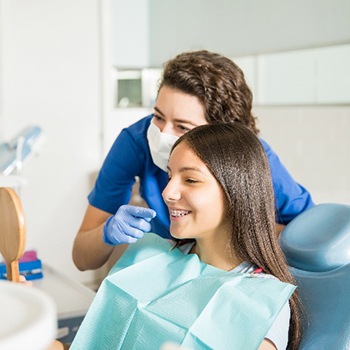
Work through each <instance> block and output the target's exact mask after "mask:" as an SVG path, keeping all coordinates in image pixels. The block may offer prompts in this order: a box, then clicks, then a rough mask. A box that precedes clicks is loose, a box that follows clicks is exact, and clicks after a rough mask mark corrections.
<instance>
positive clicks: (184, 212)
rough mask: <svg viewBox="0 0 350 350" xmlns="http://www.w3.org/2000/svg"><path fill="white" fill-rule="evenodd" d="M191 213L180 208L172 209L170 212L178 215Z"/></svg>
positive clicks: (172, 214)
mask: <svg viewBox="0 0 350 350" xmlns="http://www.w3.org/2000/svg"><path fill="white" fill-rule="evenodd" d="M188 213H189V211H188V210H187V211H180V210H170V214H171V216H176V217H179V216H185V215H187V214H188Z"/></svg>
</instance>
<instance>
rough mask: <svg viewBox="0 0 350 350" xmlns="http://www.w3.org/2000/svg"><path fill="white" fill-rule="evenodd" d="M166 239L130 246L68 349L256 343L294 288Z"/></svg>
mask: <svg viewBox="0 0 350 350" xmlns="http://www.w3.org/2000/svg"><path fill="white" fill-rule="evenodd" d="M171 246H172V244H171V243H170V242H169V241H166V240H164V239H162V238H160V237H159V236H156V235H155V234H147V235H145V236H144V237H143V238H142V239H141V240H139V241H138V242H137V243H135V244H132V245H130V246H129V247H128V249H127V250H126V252H125V253H124V254H123V256H122V257H121V258H120V259H119V261H118V262H117V264H116V265H115V266H114V267H113V268H112V270H111V271H110V274H109V275H108V276H107V277H106V278H105V280H104V281H103V283H102V284H101V286H100V288H99V290H98V293H97V295H96V297H95V299H94V301H93V303H92V305H91V307H90V309H89V311H88V313H87V315H86V316H85V318H84V321H83V323H82V325H81V327H80V329H79V331H78V333H77V335H76V337H75V339H74V341H73V343H72V345H71V347H70V349H71V350H73V349H84V350H95V349H106V350H107V349H108V350H110V349H113V350H114V349H123V350H131V349H138V350H142V349H144V350H149V349H152V350H158V349H160V347H161V346H162V345H163V344H164V343H166V342H173V343H177V344H181V346H183V348H185V349H191V350H195V349H216V350H220V349H223V350H227V349H240V350H245V349H246V350H253V349H258V348H259V346H260V344H261V342H262V341H263V339H264V337H265V335H266V334H267V332H268V330H269V328H270V327H271V325H272V324H273V322H274V320H275V318H276V317H277V315H278V313H279V312H280V311H281V309H282V308H283V306H284V305H285V304H286V303H287V302H288V299H289V297H290V296H291V294H292V293H293V291H294V289H295V287H294V286H292V285H290V284H287V283H282V282H280V281H278V280H277V279H272V278H259V277H254V275H251V274H245V273H235V272H232V271H231V272H227V271H223V270H220V269H217V268H214V267H212V266H210V265H207V264H205V263H203V262H201V261H200V259H199V258H198V256H197V255H195V254H189V255H185V254H183V253H182V252H181V251H180V250H178V249H174V250H172V251H170V247H171Z"/></svg>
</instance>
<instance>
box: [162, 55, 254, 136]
mask: <svg viewBox="0 0 350 350" xmlns="http://www.w3.org/2000/svg"><path fill="white" fill-rule="evenodd" d="M162 86H168V87H170V88H173V89H176V90H179V91H182V92H184V93H187V94H190V95H192V96H196V97H197V98H198V99H199V100H200V101H201V102H202V103H203V106H204V108H205V112H206V114H205V118H206V121H207V122H208V124H215V123H220V122H221V123H222V122H225V123H229V122H234V121H239V122H241V123H243V124H244V125H246V126H247V127H248V128H249V129H250V130H252V131H253V132H254V133H255V134H258V133H259V130H258V129H257V127H256V122H255V121H256V118H255V117H254V116H253V115H252V103H253V95H252V92H251V90H250V89H249V87H248V85H247V83H246V81H245V78H244V74H243V72H242V70H241V69H240V68H239V67H238V66H237V65H236V64H235V63H234V62H233V61H232V60H231V59H229V58H227V57H225V56H222V55H220V54H218V53H214V52H210V51H206V50H201V51H190V52H184V53H181V54H180V55H177V56H176V57H175V58H173V59H171V60H169V61H168V62H166V63H165V64H164V70H163V75H162V78H161V81H160V85H159V89H161V88H162Z"/></svg>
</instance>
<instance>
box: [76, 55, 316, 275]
mask: <svg viewBox="0 0 350 350" xmlns="http://www.w3.org/2000/svg"><path fill="white" fill-rule="evenodd" d="M251 110H252V93H251V91H250V89H249V87H248V85H247V84H246V82H245V79H244V75H243V72H242V71H241V70H240V68H239V67H238V66H237V65H236V64H235V63H234V62H233V61H232V60H230V59H228V58H226V57H224V56H222V55H220V54H217V53H213V52H209V51H204V50H203V51H194V52H185V53H182V54H180V55H178V56H176V57H175V58H173V59H171V60H170V61H168V62H167V63H166V64H165V66H164V72H163V77H162V79H161V82H160V85H159V90H158V96H157V101H156V104H155V106H154V113H153V114H152V115H150V116H147V117H145V118H143V119H141V120H139V121H138V122H136V123H135V124H133V125H131V126H129V127H128V128H126V129H123V130H122V131H121V133H120V134H119V136H118V137H117V139H116V140H115V142H114V144H113V146H112V148H111V149H110V151H109V153H108V155H107V157H106V159H105V161H104V163H103V165H102V168H101V170H100V172H99V175H98V178H97V180H96V183H95V186H94V188H93V190H92V192H91V193H90V194H89V196H88V201H89V204H88V207H87V209H86V213H85V216H84V219H83V222H82V224H81V226H80V229H79V231H78V233H77V235H76V238H75V241H74V245H73V261H74V263H75V265H76V266H77V268H78V269H80V270H82V271H84V270H88V269H96V268H99V267H101V266H102V265H103V264H104V263H105V262H106V261H107V260H108V258H109V257H110V256H111V254H112V252H113V250H114V251H115V252H114V254H115V255H116V258H118V256H120V255H121V254H122V253H123V252H124V251H125V249H126V247H127V244H130V243H134V242H135V241H137V240H138V239H139V238H141V237H142V236H143V235H144V233H145V232H149V231H152V232H155V233H157V234H158V235H159V236H161V237H164V238H169V237H170V234H169V225H170V222H169V213H168V209H167V207H166V205H165V203H164V201H163V199H162V191H163V190H164V188H165V186H166V184H167V182H168V177H167V173H166V166H167V162H168V156H169V152H170V149H171V147H172V145H173V144H174V143H175V141H176V140H177V139H178V138H179V137H180V136H181V135H183V134H184V133H186V132H187V131H189V130H191V129H193V128H195V127H197V126H200V125H204V124H215V123H222V122H227V123H230V122H239V123H242V124H243V125H245V126H247V127H248V128H249V129H250V130H251V131H253V132H254V133H255V134H256V135H258V134H259V130H258V129H257V127H256V118H255V117H254V116H253V115H252V112H251ZM260 141H261V143H262V145H263V147H264V149H265V152H266V154H267V157H268V160H269V163H270V168H271V174H272V180H273V187H274V193H275V197H276V212H277V223H276V224H278V225H286V224H287V223H288V222H290V221H291V220H292V219H293V218H294V217H296V216H297V215H298V214H300V213H301V212H303V211H304V210H306V209H308V208H310V207H311V206H313V202H312V199H311V196H310V194H309V192H308V191H307V190H306V189H305V188H304V187H302V186H301V185H300V184H298V183H297V182H296V181H295V180H294V179H293V178H292V176H291V175H290V174H289V173H288V171H287V169H286V168H285V167H284V166H283V164H282V163H281V162H280V160H279V158H278V156H277V155H276V154H275V153H274V151H273V150H272V149H271V148H270V146H269V145H268V144H267V143H266V142H265V141H264V140H262V139H260ZM136 176H138V177H139V179H140V195H141V197H142V198H143V199H144V200H145V201H146V203H147V204H148V206H149V208H141V207H132V206H129V205H127V204H128V203H129V201H130V198H131V191H132V186H133V184H134V183H135V177H136ZM282 227H283V226H282ZM280 228H281V226H280Z"/></svg>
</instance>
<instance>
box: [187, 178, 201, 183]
mask: <svg viewBox="0 0 350 350" xmlns="http://www.w3.org/2000/svg"><path fill="white" fill-rule="evenodd" d="M186 182H187V183H190V184H195V183H198V182H199V181H198V180H195V179H186Z"/></svg>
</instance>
